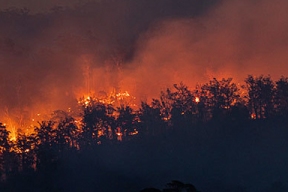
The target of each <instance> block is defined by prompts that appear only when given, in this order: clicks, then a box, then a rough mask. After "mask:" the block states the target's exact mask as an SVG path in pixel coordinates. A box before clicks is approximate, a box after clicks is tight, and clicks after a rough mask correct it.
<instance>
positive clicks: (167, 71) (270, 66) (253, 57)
mask: <svg viewBox="0 0 288 192" xmlns="http://www.w3.org/2000/svg"><path fill="white" fill-rule="evenodd" d="M287 6H288V3H287V1H283V0H282V1H281V0H278V1H265V0H264V1H241V2H240V1H222V3H221V4H218V5H217V6H215V7H213V9H210V11H209V12H206V13H205V14H204V15H202V16H201V17H195V18H180V19H179V18H178V19H174V18H172V19H168V20H167V19H166V20H162V21H159V22H158V23H156V24H154V25H153V26H152V27H151V28H150V30H149V32H147V33H146V34H145V35H143V36H142V37H141V38H140V39H139V40H138V44H137V45H138V47H137V53H136V54H135V57H134V59H133V61H132V62H131V66H136V67H135V68H136V69H135V71H133V73H132V76H133V75H134V79H135V81H136V82H137V84H140V87H143V86H144V87H145V88H146V89H145V91H147V90H148V91H149V90H151V92H155V90H157V89H158V90H159V87H160V88H162V87H165V86H169V85H172V84H173V83H179V82H180V81H183V82H184V83H186V84H188V85H189V86H190V87H192V88H193V87H194V86H195V84H196V83H203V82H206V81H208V80H209V79H211V78H212V77H217V78H223V77H226V78H227V77H233V78H234V79H235V80H236V81H238V82H243V80H244V79H245V78H246V77H247V75H248V74H252V75H261V74H265V75H267V74H270V75H271V76H272V78H275V79H277V78H279V77H280V76H281V75H284V76H287V74H288V67H287V59H288V55H287V45H288V35H287V34H288V33H287V32H288V23H287V16H288V15H287V14H288V13H287V11H286V10H287ZM129 73H130V72H129ZM130 74H131V73H130ZM127 76H128V74H127ZM129 76H131V75H129ZM139 77H140V78H139ZM155 82H157V83H156V87H157V88H155V87H154V86H153V85H155ZM159 85H162V86H159Z"/></svg>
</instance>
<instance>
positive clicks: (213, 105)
mask: <svg viewBox="0 0 288 192" xmlns="http://www.w3.org/2000/svg"><path fill="white" fill-rule="evenodd" d="M201 89H202V95H201V98H200V100H203V101H204V105H205V107H206V109H207V113H208V114H209V113H210V116H211V117H212V118H213V119H219V118H220V119H223V117H225V116H226V115H227V114H228V113H230V112H231V108H232V106H234V105H235V104H236V103H239V102H240V95H239V88H238V87H237V85H236V84H235V83H233V82H232V78H228V79H224V78H223V79H222V80H220V81H218V80H217V79H216V78H213V79H212V80H211V81H210V82H209V83H206V84H204V85H203V86H202V87H201Z"/></svg>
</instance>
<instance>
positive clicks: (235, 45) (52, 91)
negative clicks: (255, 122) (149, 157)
mask: <svg viewBox="0 0 288 192" xmlns="http://www.w3.org/2000/svg"><path fill="white" fill-rule="evenodd" d="M55 2H56V1H55ZM15 5H17V4H16V2H15ZM27 5H28V4H27ZM29 5H30V4H29ZM55 5H62V4H56V3H55ZM67 5H68V4H67ZM69 5H70V8H69V7H54V9H52V11H49V12H45V13H41V12H38V13H32V14H30V13H29V12H27V10H19V9H10V11H2V12H1V20H0V26H1V32H0V50H1V54H0V59H1V60H0V66H1V71H2V73H1V77H0V79H1V82H0V91H1V97H0V103H1V106H2V108H3V109H6V108H7V109H9V111H10V112H9V113H13V112H14V113H15V111H20V112H19V113H20V114H23V113H26V114H27V115H25V116H28V117H29V116H33V115H31V113H33V114H38V113H39V111H43V110H44V109H45V110H46V111H52V110H55V109H64V110H66V109H67V108H68V107H71V105H73V104H75V101H76V99H77V98H79V97H81V96H83V95H84V94H96V95H97V94H101V93H103V91H104V92H110V91H112V90H116V91H129V93H130V94H132V95H134V96H135V97H136V98H137V99H138V101H139V100H150V99H151V98H155V97H157V96H158V95H159V92H160V91H161V90H163V89H165V88H166V87H169V86H171V85H172V84H174V83H179V82H181V81H182V82H184V83H185V84H187V85H188V86H189V87H190V88H192V89H193V87H194V86H195V85H196V84H197V83H203V82H207V81H208V80H209V79H210V78H212V77H216V78H222V77H233V78H234V79H235V81H238V82H243V80H244V79H245V77H246V76H247V75H248V74H252V75H260V74H270V75H271V76H272V78H279V77H280V76H281V75H284V76H286V75H287V74H288V67H286V61H287V57H288V55H287V54H286V52H287V51H286V50H287V44H288V33H287V32H288V22H286V21H287V19H286V18H288V17H287V16H288V15H287V14H288V13H287V11H286V10H287V8H288V3H287V2H286V1H284V0H277V1H268V0H253V1H248V0H245V1H241V2H239V1H236V0H232V1H209V0H205V1H196V0H195V1H188V0H183V1H181V2H177V3H175V1H172V0H168V1H167V0H166V1H164V0H159V1H157V2H155V1H132V0H125V1H121V2H119V1H113V0H106V1H90V2H89V3H82V4H76V5H73V6H71V4H69ZM43 6H44V5H43ZM47 6H48V5H47ZM49 6H51V5H49ZM28 7H29V6H28ZM101 91H102V92H101ZM3 111H4V110H3ZM31 111H33V112H31ZM3 113H4V112H3ZM6 113H7V110H6ZM41 113H42V112H41Z"/></svg>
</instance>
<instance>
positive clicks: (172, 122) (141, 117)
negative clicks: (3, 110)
mask: <svg viewBox="0 0 288 192" xmlns="http://www.w3.org/2000/svg"><path fill="white" fill-rule="evenodd" d="M287 123H288V78H284V77H282V78H281V79H279V80H277V81H275V82H274V81H273V80H271V78H270V77H269V76H259V77H253V76H248V77H247V78H246V80H245V85H244V86H241V87H239V86H238V85H237V84H235V83H233V81H232V79H222V80H217V79H212V80H211V81H209V82H208V83H206V84H204V85H201V86H197V88H196V89H194V90H189V89H188V87H187V86H185V85H184V84H182V83H180V84H179V85H174V88H173V89H167V90H166V91H163V92H161V94H160V98H158V99H153V101H152V102H151V103H147V102H142V104H141V107H140V108H139V109H138V110H135V109H133V108H131V107H130V106H123V105H122V106H120V107H117V108H115V107H114V106H112V105H108V104H105V103H101V102H98V100H97V99H96V98H95V99H91V100H90V101H89V103H83V104H82V112H81V122H78V121H76V120H75V118H74V117H73V116H71V115H70V114H69V113H68V112H64V111H56V112H55V115H54V117H53V118H52V119H50V120H47V121H43V122H39V126H37V127H35V133H34V134H32V135H25V134H24V133H19V134H18V137H17V140H16V141H10V140H9V131H7V130H6V127H5V126H4V125H3V124H1V126H0V135H1V136H0V149H1V157H0V171H1V188H0V189H1V191H81V190H82V191H115V190H116V189H117V191H137V190H138V191H140V190H141V188H144V187H145V186H143V185H145V182H143V184H141V182H140V181H139V179H137V177H133V175H134V173H137V172H138V171H142V169H146V168H147V169H150V168H151V167H152V168H151V170H153V167H154V165H153V163H152V162H153V160H151V162H150V161H148V162H146V161H145V158H146V156H151V157H153V156H154V157H155V158H156V159H157V157H158V155H159V157H160V156H161V157H162V156H164V157H165V156H167V157H168V155H169V154H170V153H171V154H170V155H172V156H173V157H171V158H172V159H171V162H173V158H175V161H178V160H177V158H182V157H181V156H179V157H177V154H178V153H174V152H171V151H173V150H172V149H175V150H180V149H181V150H182V149H183V150H184V151H183V153H186V152H187V153H188V151H186V152H185V150H186V148H187V147H188V146H189V147H191V145H192V147H194V148H197V150H196V149H195V151H194V152H195V154H193V155H191V156H190V155H188V156H187V159H184V157H183V160H181V161H183V162H186V163H187V164H189V163H188V161H189V158H191V159H193V158H197V157H198V155H199V154H197V153H198V152H199V151H200V152H201V151H202V150H204V152H203V154H202V155H204V156H205V155H207V154H206V153H215V151H214V147H215V146H214V145H215V144H216V145H219V148H218V149H217V150H219V151H221V150H224V149H226V148H227V146H228V147H231V146H234V145H236V144H237V145H238V144H239V143H241V146H242V145H243V146H246V145H247V146H249V145H251V146H250V147H252V148H253V145H254V144H255V143H254V144H253V142H254V141H255V140H254V139H255V138H258V139H259V137H258V136H259V135H258V136H256V137H255V133H256V135H257V134H260V135H261V132H262V134H266V132H267V130H268V132H267V133H269V134H270V135H269V136H271V137H273V134H274V132H273V131H275V132H277V133H279V135H283V134H284V136H283V138H285V134H286V133H287V131H286V129H287ZM272 129H273V131H271V130H272ZM259 130H260V131H259ZM283 130H284V131H283ZM212 137H213V139H212ZM260 137H261V136H260ZM281 138H282V137H280V139H281ZM283 138H282V139H283ZM260 139H261V138H260ZM286 140H287V138H286V139H284V140H283V141H284V142H285V143H286ZM202 141H205V146H206V145H207V146H208V147H207V146H206V147H203V146H204V144H203V143H202ZM271 141H272V142H274V141H275V143H277V141H276V139H275V140H273V139H272V140H271ZM271 141H270V142H271ZM209 142H211V143H209ZM222 142H223V143H222ZM265 142H269V141H265ZM207 143H208V144H207ZM270 144H271V145H273V144H272V143H270ZM174 145H175V146H174ZM239 145H240V144H239ZM284 145H285V144H283V146H284ZM201 147H203V149H202V148H201ZM194 148H193V150H194ZM210 149H211V151H210ZM181 150H180V151H181ZM193 150H192V152H191V151H189V153H193ZM217 150H216V151H217ZM231 150H233V149H231ZM196 151H197V153H196ZM252 152H253V150H252ZM113 154H114V155H113ZM179 154H181V153H179ZM179 154H178V155H179ZM121 155H125V156H126V157H122V156H121ZM170 155H169V158H170ZM174 155H176V156H174ZM107 157H109V158H107ZM154 157H153V158H154ZM188 157H189V158H188ZM106 158H107V159H106ZM113 158H114V159H115V162H116V165H115V166H117V167H118V168H119V169H121V167H123V169H126V167H127V166H129V167H130V166H131V167H134V168H135V169H134V170H133V172H128V173H127V175H128V176H127V178H125V177H124V178H123V177H121V179H119V178H118V177H117V174H119V173H118V172H116V171H115V172H114V170H113V167H110V164H109V162H113V163H115V162H114V159H113ZM125 158H127V159H129V161H127V160H126V159H125ZM223 158H224V159H225V157H223ZM116 159H117V161H116ZM154 160H155V159H154ZM218 160H219V161H221V158H220V159H218ZM222 160H223V159H222ZM121 161H122V162H123V163H124V162H125V164H121ZM215 161H217V160H215ZM127 162H129V163H131V164H129V165H127ZM138 163H139V164H140V166H142V168H141V169H140V168H139V167H138ZM103 164H105V166H103ZM172 164H173V163H172ZM165 165H166V166H165ZM155 166H156V165H155ZM137 167H138V168H137ZM168 167H169V162H166V164H165V162H163V169H164V170H166V171H169V169H177V166H176V167H174V168H171V167H170V168H168ZM154 168H155V167H154ZM138 169H139V170H138ZM212 170H213V169H212ZM126 171H127V170H126ZM215 171H216V170H215ZM145 174H146V177H150V176H149V174H156V175H157V173H150V172H148V171H147V173H145ZM111 175H113V176H111ZM136 175H137V174H136ZM138 182H140V184H139V183H138ZM188 182H189V183H190V182H193V181H188ZM109 183H111V184H113V187H112V186H111V185H110V184H109ZM120 183H121V184H120ZM123 183H125V184H123ZM193 184H194V183H193ZM281 186H282V185H281ZM281 186H280V187H279V185H277V187H278V188H277V187H276V188H272V189H271V190H273V191H275V192H276V191H281V190H284V189H282V188H284V186H282V188H281ZM147 190H148V189H147ZM209 190H210V191H218V189H215V188H214V189H207V191H209ZM240 190H241V191H245V189H244V188H241V189H240V188H239V190H238V191H240ZM167 191H169V190H168V189H167ZM171 191H175V190H172V189H171ZM187 191H188V189H187ZM219 191H220V189H219ZM221 191H225V190H224V189H221ZM226 191H236V189H232V190H231V189H226ZM247 191H248V190H247Z"/></svg>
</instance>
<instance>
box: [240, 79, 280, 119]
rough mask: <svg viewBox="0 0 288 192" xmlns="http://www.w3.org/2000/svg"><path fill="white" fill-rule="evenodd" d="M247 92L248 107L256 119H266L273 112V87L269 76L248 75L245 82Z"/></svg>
mask: <svg viewBox="0 0 288 192" xmlns="http://www.w3.org/2000/svg"><path fill="white" fill-rule="evenodd" d="M245 83H246V88H247V91H248V100H249V101H248V107H249V110H250V113H251V114H252V115H253V116H255V118H256V119H263V118H268V117H271V116H272V115H273V112H274V105H273V99H274V93H275V89H274V87H275V85H274V82H273V81H272V80H271V78H270V76H267V77H265V76H263V75H261V76H259V77H253V76H251V75H249V76H248V77H247V79H246V80H245Z"/></svg>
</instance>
